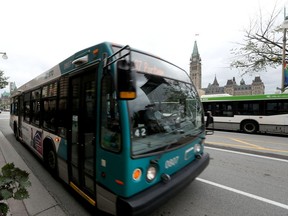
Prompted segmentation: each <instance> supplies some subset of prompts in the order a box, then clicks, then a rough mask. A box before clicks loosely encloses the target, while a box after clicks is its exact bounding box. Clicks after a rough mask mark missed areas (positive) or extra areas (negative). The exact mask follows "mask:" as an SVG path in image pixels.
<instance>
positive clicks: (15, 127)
mask: <svg viewBox="0 0 288 216" xmlns="http://www.w3.org/2000/svg"><path fill="white" fill-rule="evenodd" d="M13 130H14V135H15V137H16V140H19V133H18V127H17V124H16V123H15V122H14V128H13Z"/></svg>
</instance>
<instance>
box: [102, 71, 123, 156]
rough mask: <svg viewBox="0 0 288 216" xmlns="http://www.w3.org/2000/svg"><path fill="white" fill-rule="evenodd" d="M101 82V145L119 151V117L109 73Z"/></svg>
mask: <svg viewBox="0 0 288 216" xmlns="http://www.w3.org/2000/svg"><path fill="white" fill-rule="evenodd" d="M101 84H102V89H101V146H102V148H104V149H107V150H109V151H113V152H119V151H120V150H121V135H120V134H121V132H120V119H119V112H118V105H117V104H118V103H117V100H116V91H115V89H114V86H113V79H112V77H111V75H109V74H107V75H105V76H104V77H103V79H102V83H101Z"/></svg>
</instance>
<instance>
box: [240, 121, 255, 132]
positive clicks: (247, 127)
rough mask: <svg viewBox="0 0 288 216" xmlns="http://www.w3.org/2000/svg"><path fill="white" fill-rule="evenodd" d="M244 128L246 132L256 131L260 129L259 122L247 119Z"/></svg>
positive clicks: (243, 124)
mask: <svg viewBox="0 0 288 216" xmlns="http://www.w3.org/2000/svg"><path fill="white" fill-rule="evenodd" d="M242 130H243V131H244V132H245V133H256V132H257V131H258V124H257V122H254V121H245V122H243V123H242Z"/></svg>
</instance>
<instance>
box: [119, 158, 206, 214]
mask: <svg viewBox="0 0 288 216" xmlns="http://www.w3.org/2000/svg"><path fill="white" fill-rule="evenodd" d="M209 160H210V157H209V154H208V153H204V154H203V156H202V158H201V159H199V160H195V161H194V162H193V163H191V164H189V165H187V166H186V167H184V168H183V169H181V170H180V171H179V172H177V173H175V174H174V175H172V176H171V180H170V181H169V182H168V183H166V184H165V183H161V182H160V183H158V184H156V185H154V186H153V187H151V188H149V189H147V190H145V191H143V192H141V193H139V194H137V195H135V196H133V197H130V198H121V197H118V200H117V215H125V216H129V215H133V216H136V215H137V216H141V215H147V213H149V212H151V211H153V210H154V209H156V208H157V207H159V206H160V205H161V204H163V203H165V201H167V200H169V199H170V198H171V197H173V196H174V195H175V194H176V193H178V192H179V191H181V190H182V189H184V188H185V187H186V186H188V184H189V183H191V182H192V181H193V180H194V179H195V178H196V177H197V176H198V175H200V174H201V172H202V171H203V170H204V169H205V168H206V167H207V166H208V164H209Z"/></svg>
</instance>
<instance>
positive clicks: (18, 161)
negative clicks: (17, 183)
mask: <svg viewBox="0 0 288 216" xmlns="http://www.w3.org/2000/svg"><path fill="white" fill-rule="evenodd" d="M12 162H13V163H14V164H15V166H16V167H19V168H20V169H22V170H26V171H27V172H28V173H29V180H30V182H31V187H29V188H28V191H29V195H30V198H28V199H25V200H22V201H21V200H13V199H10V200H8V205H9V208H10V209H9V210H10V215H13V216H33V215H37V216H51V215H53V216H64V215H66V214H65V212H64V211H63V210H62V209H61V207H60V206H59V204H58V203H57V202H56V200H55V199H54V198H53V197H52V195H51V194H50V193H49V191H47V190H46V188H45V187H44V186H43V185H42V184H41V182H40V181H39V180H38V179H37V178H36V176H35V175H34V174H33V173H32V172H31V170H30V169H29V168H28V166H27V165H26V163H25V162H24V161H23V160H22V158H21V157H20V156H19V155H18V153H17V152H16V151H15V150H14V148H13V147H12V146H11V145H10V143H9V142H8V140H7V139H6V138H5V137H4V135H3V134H2V132H1V131H0V168H2V166H4V165H5V164H6V163H12Z"/></svg>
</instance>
